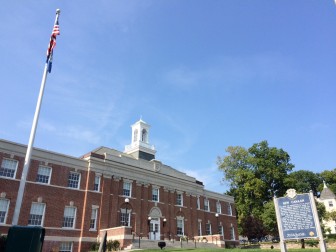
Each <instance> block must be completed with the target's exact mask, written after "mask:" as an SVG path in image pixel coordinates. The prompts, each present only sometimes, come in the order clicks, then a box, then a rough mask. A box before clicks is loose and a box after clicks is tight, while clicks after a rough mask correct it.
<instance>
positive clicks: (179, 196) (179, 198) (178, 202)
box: [176, 193, 183, 206]
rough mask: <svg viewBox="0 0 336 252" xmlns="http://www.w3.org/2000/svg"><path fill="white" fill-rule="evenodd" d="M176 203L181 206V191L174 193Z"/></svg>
mask: <svg viewBox="0 0 336 252" xmlns="http://www.w3.org/2000/svg"><path fill="white" fill-rule="evenodd" d="M176 205H178V206H183V195H182V193H178V194H177V195H176Z"/></svg>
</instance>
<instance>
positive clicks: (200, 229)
mask: <svg viewBox="0 0 336 252" xmlns="http://www.w3.org/2000/svg"><path fill="white" fill-rule="evenodd" d="M198 225H199V226H198V228H199V230H198V231H199V236H202V233H203V232H202V221H198Z"/></svg>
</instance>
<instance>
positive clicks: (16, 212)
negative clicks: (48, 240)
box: [12, 9, 61, 225]
mask: <svg viewBox="0 0 336 252" xmlns="http://www.w3.org/2000/svg"><path fill="white" fill-rule="evenodd" d="M60 13H61V10H60V9H57V10H56V18H55V25H56V23H58V17H59V14H60ZM48 64H49V62H48V60H47V62H46V63H45V65H44V71H43V77H42V81H41V87H40V93H39V97H38V100H37V104H36V109H35V115H34V120H33V125H32V128H31V131H30V137H29V142H28V146H27V152H26V157H25V161H24V166H23V170H22V175H21V180H20V186H19V191H18V195H17V198H16V203H15V209H14V215H13V220H12V225H18V222H19V216H20V210H21V206H22V200H23V194H24V190H25V186H26V179H27V174H28V170H29V164H30V158H31V154H32V149H33V144H34V139H35V133H36V128H37V123H38V118H39V114H40V109H41V104H42V99H43V93H44V87H45V83H46V80H47V76H48Z"/></svg>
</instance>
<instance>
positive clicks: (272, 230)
mask: <svg viewBox="0 0 336 252" xmlns="http://www.w3.org/2000/svg"><path fill="white" fill-rule="evenodd" d="M261 220H262V222H263V225H264V227H265V230H266V232H267V234H270V235H272V236H279V231H278V223H277V219H276V214H275V206H274V201H273V200H271V201H269V202H267V203H266V204H264V212H263V213H262V214H261Z"/></svg>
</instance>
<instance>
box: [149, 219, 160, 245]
mask: <svg viewBox="0 0 336 252" xmlns="http://www.w3.org/2000/svg"><path fill="white" fill-rule="evenodd" d="M160 236H161V235H160V219H159V218H152V220H151V222H150V225H149V239H150V240H160Z"/></svg>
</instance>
